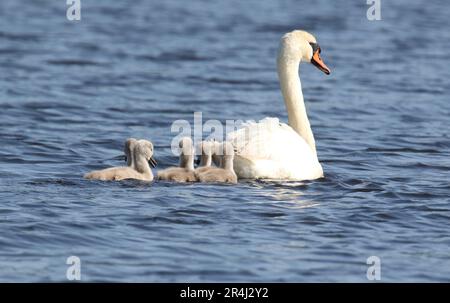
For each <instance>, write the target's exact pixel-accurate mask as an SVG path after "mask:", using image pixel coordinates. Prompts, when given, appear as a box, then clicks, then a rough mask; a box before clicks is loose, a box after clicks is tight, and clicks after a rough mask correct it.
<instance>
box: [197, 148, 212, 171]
mask: <svg viewBox="0 0 450 303" xmlns="http://www.w3.org/2000/svg"><path fill="white" fill-rule="evenodd" d="M213 144H214V143H213V142H209V141H202V142H200V150H201V151H202V155H201V157H200V165H199V167H197V169H196V170H195V172H194V173H195V175H197V174H199V173H202V172H204V171H207V170H208V169H209V168H211V162H212V154H213V153H212V150H213Z"/></svg>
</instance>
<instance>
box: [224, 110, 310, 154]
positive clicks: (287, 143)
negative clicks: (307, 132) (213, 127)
mask: <svg viewBox="0 0 450 303" xmlns="http://www.w3.org/2000/svg"><path fill="white" fill-rule="evenodd" d="M227 140H228V141H230V142H231V143H232V144H233V146H234V149H235V152H236V155H238V156H240V157H244V158H246V159H249V160H274V161H282V160H286V159H283V158H284V157H285V155H286V153H289V151H292V152H295V151H296V150H298V148H301V149H304V148H305V147H306V148H308V149H309V147H307V145H306V143H305V142H304V140H303V138H301V137H300V136H299V135H298V134H297V133H296V132H295V131H294V130H293V129H292V128H291V127H290V126H289V125H287V124H285V123H280V121H279V120H278V118H264V119H262V120H260V121H259V122H246V123H244V124H243V125H242V128H240V129H238V130H237V131H234V132H231V133H229V134H228V136H227ZM299 145H303V146H299Z"/></svg>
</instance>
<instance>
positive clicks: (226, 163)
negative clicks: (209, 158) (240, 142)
mask: <svg viewBox="0 0 450 303" xmlns="http://www.w3.org/2000/svg"><path fill="white" fill-rule="evenodd" d="M215 147H218V146H217V145H215ZM222 147H223V148H222ZM222 150H223V156H222V161H221V163H222V165H221V167H220V168H219V167H210V168H209V169H208V170H205V171H203V172H200V173H198V174H197V177H198V180H199V181H200V182H223V183H237V176H236V174H235V172H234V170H233V158H234V148H233V145H232V144H231V143H230V142H224V143H223V145H221V146H220V148H219V149H215V151H214V154H216V155H221V154H222Z"/></svg>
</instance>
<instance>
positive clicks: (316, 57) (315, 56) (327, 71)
mask: <svg viewBox="0 0 450 303" xmlns="http://www.w3.org/2000/svg"><path fill="white" fill-rule="evenodd" d="M311 63H312V64H313V65H314V66H315V67H317V68H318V69H320V70H321V71H323V72H324V73H325V74H327V75H329V74H330V73H331V71H330V69H329V68H328V67H327V66H326V65H325V63H323V61H322V58H320V48H318V49H317V50H316V51H315V52H314V54H313V57H312V59H311Z"/></svg>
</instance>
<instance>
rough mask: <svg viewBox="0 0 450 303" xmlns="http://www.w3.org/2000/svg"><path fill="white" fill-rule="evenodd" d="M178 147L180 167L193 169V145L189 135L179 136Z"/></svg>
mask: <svg viewBox="0 0 450 303" xmlns="http://www.w3.org/2000/svg"><path fill="white" fill-rule="evenodd" d="M179 147H180V151H181V153H180V167H184V168H186V169H189V170H194V145H193V143H192V139H191V138H189V137H183V138H181V140H180V142H179Z"/></svg>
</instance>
